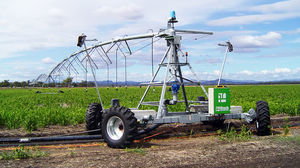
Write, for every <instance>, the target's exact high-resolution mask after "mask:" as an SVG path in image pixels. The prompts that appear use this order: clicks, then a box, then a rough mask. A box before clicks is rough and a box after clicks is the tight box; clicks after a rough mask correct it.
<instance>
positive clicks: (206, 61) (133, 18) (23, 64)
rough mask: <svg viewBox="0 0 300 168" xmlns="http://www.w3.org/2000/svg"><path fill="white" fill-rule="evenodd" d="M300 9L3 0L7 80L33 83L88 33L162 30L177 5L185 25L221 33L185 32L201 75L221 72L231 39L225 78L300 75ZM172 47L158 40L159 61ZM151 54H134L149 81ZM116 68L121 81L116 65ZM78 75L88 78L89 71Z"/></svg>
mask: <svg viewBox="0 0 300 168" xmlns="http://www.w3.org/2000/svg"><path fill="white" fill-rule="evenodd" d="M299 6H300V0H286V1H273V0H268V1H258V0H251V1H244V0H231V1H226V3H225V2H224V1H222V0H209V1H206V0H203V1H199V0H195V1H182V0H172V1H171V0H167V1H157V0H152V1H139V0H128V1H115V0H111V1H102V0H86V1H79V0H72V1H71V0H70V1H67V0H65V1H60V0H44V1H38V0H26V1H22V0H6V1H2V2H1V10H0V27H1V29H0V37H1V38H0V51H1V54H0V81H2V80H10V81H23V80H31V79H34V78H36V77H37V76H38V75H39V74H41V73H46V74H47V73H49V72H50V71H51V69H52V68H54V67H55V65H56V64H58V63H59V62H60V61H62V60H63V59H64V58H66V57H68V56H69V55H71V54H72V53H73V52H76V51H78V50H80V48H78V47H76V40H77V37H78V35H80V34H81V33H85V34H86V35H87V36H88V37H90V38H97V39H98V40H99V41H106V40H110V39H112V38H113V37H116V36H123V35H125V34H127V35H133V34H141V33H146V32H147V31H149V29H153V30H154V31H158V30H159V28H165V26H166V22H167V18H168V17H169V12H170V11H171V10H175V11H176V16H177V20H178V21H179V23H178V24H177V25H176V26H177V28H178V29H191V30H207V31H213V32H214V35H213V36H208V37H201V36H183V43H182V47H183V50H184V51H187V52H189V60H190V61H191V65H192V66H193V68H194V69H195V71H196V72H197V74H198V76H199V78H200V79H202V80H212V79H216V78H217V77H218V74H219V71H220V68H221V64H222V59H223V56H224V51H225V49H224V48H222V47H219V46H217V44H218V43H222V42H225V41H227V40H230V41H231V42H232V44H233V46H234V52H233V53H230V54H229V55H228V60H227V62H226V65H225V70H224V75H223V76H224V78H226V79H234V80H257V81H269V80H283V79H300V49H299V48H300V10H299ZM195 39H197V40H195ZM89 45H92V43H89ZM164 45H165V42H164V41H163V40H160V41H158V42H157V43H155V45H154V48H155V49H154V55H155V59H154V60H155V63H157V62H158V61H159V60H160V59H161V56H162V54H163V49H165V47H164ZM149 51H150V48H145V49H144V50H142V51H141V52H138V53H137V54H135V55H132V56H128V62H129V66H128V79H129V80H134V81H146V80H149V78H150V77H151V66H150V65H151V62H150V52H149ZM111 56H112V57H113V55H111ZM112 59H113V58H112ZM119 61H120V63H119V65H120V69H119V70H118V72H119V74H118V77H119V78H120V79H119V80H120V81H122V80H123V78H124V73H123V71H124V68H123V66H122V58H121V57H120V59H119ZM105 66H106V65H100V66H99V67H102V68H100V69H99V70H98V71H97V78H98V80H106V79H107V78H106V75H104V74H105V73H106V69H105ZM156 67H157V66H156ZM110 71H111V74H110V78H111V79H113V78H114V77H115V74H114V73H112V72H114V64H112V65H111V66H110ZM185 75H190V73H189V72H186V73H185ZM73 77H74V76H73ZM76 78H77V80H79V81H80V80H82V79H84V76H83V75H79V76H76ZM89 78H90V75H89Z"/></svg>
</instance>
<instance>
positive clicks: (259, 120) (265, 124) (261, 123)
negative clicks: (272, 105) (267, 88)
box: [255, 101, 271, 136]
mask: <svg viewBox="0 0 300 168" xmlns="http://www.w3.org/2000/svg"><path fill="white" fill-rule="evenodd" d="M255 111H256V130H257V135H259V136H265V135H270V134H271V120H270V111H269V105H268V102H266V101H258V102H256V110H255Z"/></svg>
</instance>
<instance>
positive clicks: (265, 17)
mask: <svg viewBox="0 0 300 168" xmlns="http://www.w3.org/2000/svg"><path fill="white" fill-rule="evenodd" d="M299 6H300V1H299V0H290V1H282V2H275V3H271V4H265V5H259V6H250V7H248V8H239V9H240V11H241V12H245V11H247V12H257V13H255V14H247V15H241V16H229V17H224V18H221V19H215V20H211V21H208V22H207V24H208V25H210V26H230V25H247V24H254V23H263V22H270V21H279V20H283V19H291V18H297V17H300V11H299Z"/></svg>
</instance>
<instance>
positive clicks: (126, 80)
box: [124, 56, 127, 89]
mask: <svg viewBox="0 0 300 168" xmlns="http://www.w3.org/2000/svg"><path fill="white" fill-rule="evenodd" d="M124 58H125V88H126V89H127V60H126V56H124Z"/></svg>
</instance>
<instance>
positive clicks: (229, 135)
mask: <svg viewBox="0 0 300 168" xmlns="http://www.w3.org/2000/svg"><path fill="white" fill-rule="evenodd" d="M218 133H221V135H220V136H219V139H220V140H221V141H227V142H236V141H239V142H240V141H248V140H250V139H251V136H252V132H251V130H248V129H247V128H246V126H245V125H242V128H241V131H240V132H237V131H236V130H235V128H234V127H231V128H230V130H229V131H225V132H222V131H221V130H218Z"/></svg>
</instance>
